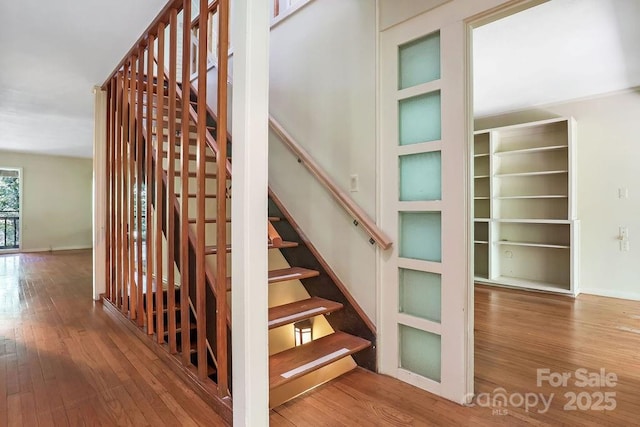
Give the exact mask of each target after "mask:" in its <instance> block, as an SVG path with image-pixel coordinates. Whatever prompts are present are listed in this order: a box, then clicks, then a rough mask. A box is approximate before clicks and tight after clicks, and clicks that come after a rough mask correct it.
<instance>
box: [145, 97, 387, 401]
mask: <svg viewBox="0 0 640 427" xmlns="http://www.w3.org/2000/svg"><path fill="white" fill-rule="evenodd" d="M167 86H168V85H165V87H164V90H162V91H161V92H163V93H164V94H163V95H162V96H164V99H163V104H164V105H169V90H168V88H167ZM153 87H155V89H156V91H157V87H156V86H155V85H153V86H152V88H153ZM176 93H177V94H178V95H177V98H176V116H177V117H180V116H181V111H182V108H184V102H183V100H182V98H181V96H180V90H178V91H177V92H176ZM148 95H149V94H148V93H147V92H145V94H144V98H145V99H150V100H153V103H152V105H153V108H152V110H151V111H152V119H153V127H152V131H151V135H152V142H151V143H152V146H151V152H152V153H153V155H154V157H153V161H152V165H153V168H154V169H155V168H156V167H157V166H158V165H161V167H162V171H161V174H162V194H163V199H164V198H165V197H168V195H167V188H168V180H169V164H170V161H171V159H173V162H174V163H175V164H174V168H175V170H174V172H173V175H174V180H175V182H174V188H175V189H177V190H176V193H175V197H176V198H175V203H173V208H174V221H175V224H174V227H172V228H173V229H174V232H175V233H176V235H175V236H174V238H173V239H171V240H172V241H173V242H174V245H175V248H174V251H173V254H174V261H175V263H176V264H175V268H176V270H179V266H180V249H179V241H180V237H179V231H180V230H179V228H180V214H181V211H182V209H181V208H182V206H181V204H182V203H183V200H184V201H186V202H187V203H188V205H189V206H188V212H189V220H188V223H189V227H190V228H191V232H190V243H191V245H190V256H191V257H194V255H193V252H195V250H196V247H197V239H198V236H197V235H196V234H195V224H196V218H195V210H196V209H195V204H194V200H195V197H196V185H195V178H196V176H197V162H196V159H197V156H196V145H197V134H196V133H195V130H196V129H197V125H198V123H197V120H193V118H196V117H197V110H196V108H197V107H196V106H197V96H196V95H195V94H194V93H193V92H191V99H190V102H189V107H188V108H192V109H193V113H194V114H192V115H191V117H192V119H191V122H190V123H189V127H190V129H191V130H192V131H193V133H190V135H189V147H188V150H187V152H188V161H186V162H183V159H182V155H183V153H182V147H181V146H180V145H179V144H178V143H176V145H175V148H174V150H175V151H174V153H173V156H171V153H170V147H169V137H168V130H167V129H168V124H169V113H168V109H166V108H163V114H162V116H161V120H162V124H163V126H162V128H163V131H162V134H160V133H159V132H158V129H159V126H158V124H159V118H158V117H159V116H158V112H159V111H160V110H159V109H158V108H157V105H158V97H157V96H151V95H149V96H148ZM194 107H195V108H194ZM144 120H146V113H145V116H143V121H144ZM176 121H177V126H176V129H180V127H181V119H180V118H178V119H176ZM207 125H208V127H207V128H208V131H209V132H210V133H211V137H212V138H213V135H215V129H216V123H215V117H214V116H213V114H212V113H211V112H210V111H208V112H207ZM145 132H146V129H145ZM145 134H146V133H145ZM176 140H177V142H179V141H180V138H176ZM158 141H161V143H162V145H161V147H158V146H157V144H158ZM144 143H145V144H146V141H144ZM214 148H215V147H211V146H207V152H206V177H205V178H206V191H205V196H206V199H207V201H208V200H214V199H215V198H217V197H218V194H216V192H215V189H216V181H217V180H218V179H220V176H221V174H220V173H219V171H218V170H217V168H216V151H215V149H214ZM156 153H160V154H161V161H160V162H158V161H157V157H156ZM170 158H171V159H170ZM183 165H187V169H185V170H184V171H183V170H182V167H183ZM151 172H152V174H154V175H155V173H156V171H155V170H152V171H151ZM152 176H153V175H152ZM230 178H231V177H230V176H229V177H228V185H227V188H230V183H231V179H230ZM182 179H187V180H189V185H188V188H189V192H188V194H187V195H186V196H185V197H182V194H181V193H180V191H179V190H180V188H181V183H182ZM225 197H230V196H229V195H228V194H227V195H225ZM150 202H151V203H152V205H153V206H154V207H155V208H156V209H157V210H159V209H161V207H159V205H158V203H157V202H156V200H155V198H151V200H150ZM207 203H208V202H207ZM170 205H171V204H170ZM269 212H270V213H269V215H270V216H269V218H268V221H269V224H270V228H272V229H274V230H275V231H276V233H277V234H276V236H277V237H275V238H271V239H267V238H266V236H265V244H266V245H267V247H268V249H269V250H270V251H280V254H281V256H282V257H284V259H285V260H286V262H287V263H288V264H289V265H288V266H286V267H284V268H274V269H272V270H271V271H269V273H268V283H266V284H265V286H270V288H271V287H272V286H274V285H277V284H282V283H285V282H286V283H289V284H290V285H292V286H294V287H295V286H298V287H300V286H301V287H302V288H303V289H304V290H306V292H307V293H308V294H309V296H308V297H304V298H300V299H290V298H289V299H288V300H286V302H283V303H280V304H278V305H274V306H272V307H270V308H269V329H270V330H277V329H279V328H280V330H281V331H282V329H283V328H284V329H286V330H288V331H289V332H287V333H288V334H289V335H290V336H291V337H292V336H293V332H291V331H292V329H293V326H292V325H293V324H295V323H297V322H301V321H305V320H311V321H312V320H313V319H315V318H318V317H324V318H325V319H326V320H327V322H328V324H329V325H330V326H331V329H333V330H334V331H333V332H331V333H327V334H326V335H325V334H323V335H324V336H322V337H320V338H317V339H313V340H312V341H310V342H308V343H305V344H303V345H299V346H291V347H290V348H288V349H286V350H283V351H277V352H275V353H273V354H271V356H270V358H269V369H270V378H269V379H270V388H271V389H272V390H282V389H283V386H285V385H287V384H289V383H295V382H296V380H298V379H300V378H303V377H305V376H307V375H308V374H310V373H313V372H315V371H318V370H320V369H321V368H324V367H327V366H328V365H331V364H333V363H334V362H336V361H339V360H341V359H344V358H347V357H349V356H353V357H354V358H355V361H356V362H357V363H358V364H360V365H362V366H365V367H367V368H369V369H372V370H374V369H375V350H374V349H373V347H372V342H375V334H374V332H373V330H374V328H373V326H372V325H371V324H370V322H368V321H367V320H365V319H366V316H365V315H364V314H363V312H362V311H361V310H360V309H359V307H358V306H357V304H356V303H355V301H354V300H353V299H352V298H351V296H350V295H349V294H348V292H347V291H346V289H345V288H344V286H343V285H342V284H341V283H339V281H337V278H336V276H335V274H333V273H332V272H331V270H330V269H329V268H328V266H327V265H326V263H324V261H323V260H322V259H320V258H319V255H318V253H317V251H316V250H315V248H313V246H312V245H311V244H310V243H309V242H308V241H307V240H306V238H304V236H303V235H301V232H300V230H299V228H298V227H297V225H296V223H295V222H294V220H293V219H292V218H291V216H290V215H289V214H288V212H287V211H286V210H285V208H284V207H283V206H282V204H281V202H280V201H279V200H278V199H277V197H276V196H275V194H273V193H271V192H270V197H269ZM207 213H210V215H211V216H209V217H207V218H206V219H205V223H206V224H207V229H206V234H205V237H204V238H205V256H206V258H207V260H206V277H207V290H208V298H209V299H215V298H216V297H217V296H216V295H215V293H214V292H213V289H214V288H215V287H214V285H213V282H214V277H215V262H214V258H215V257H214V255H216V254H217V253H218V251H219V248H218V247H217V246H216V244H215V243H216V235H215V228H213V227H210V226H211V225H213V226H215V224H216V223H217V221H218V218H216V217H215V209H214V208H212V207H211V206H207ZM165 215H166V214H165ZM226 222H227V224H228V225H227V227H228V229H229V230H230V222H231V219H230V218H229V217H227V218H226ZM167 233H168V227H167V224H166V223H165V222H164V221H163V234H164V236H165V237H167V240H168V241H169V238H168V237H169V236H168V234H167ZM228 235H229V236H230V232H228ZM280 236H281V238H280ZM231 251H232V247H231V245H230V239H229V242H228V244H227V246H226V248H225V252H226V253H227V254H229V253H230V252H231ZM229 261H230V260H229ZM192 267H195V266H192ZM193 270H194V269H193V268H192V269H191V270H190V271H189V272H188V274H189V277H194V276H195V271H193ZM153 286H154V288H153V289H152V296H151V300H152V301H153V313H152V317H153V321H152V323H153V324H154V325H159V324H161V325H170V324H172V323H173V322H175V333H176V343H177V345H176V353H179V354H184V353H185V351H184V349H183V348H182V346H181V343H182V342H183V340H182V335H183V334H187V335H188V337H189V338H188V339H187V340H186V342H188V343H190V346H189V348H188V349H186V352H188V354H189V356H188V359H189V361H190V362H191V364H192V365H193V367H192V369H193V371H194V372H195V371H197V366H198V357H197V343H198V334H197V329H198V328H197V324H196V316H197V312H196V311H195V308H194V304H193V301H192V299H191V297H189V296H188V297H187V298H189V301H190V304H189V306H190V311H189V313H188V315H187V316H186V318H185V317H183V316H182V313H180V306H179V305H174V310H175V312H174V313H173V314H171V313H170V311H169V309H168V308H167V306H168V300H169V298H170V293H171V292H172V291H171V290H170V289H168V285H167V284H165V285H164V286H163V289H162V291H161V295H162V296H161V298H158V294H157V293H158V290H157V289H156V288H155V281H154V282H153ZM226 289H227V291H228V292H231V293H232V292H233V289H232V288H231V278H230V277H229V278H228V279H227V283H226ZM181 291H182V289H181V288H180V286H179V283H176V285H175V288H174V290H173V292H174V294H173V298H171V299H172V300H173V301H180V300H181V297H182V295H181ZM195 292H196V291H195V289H193V286H191V289H189V290H188V295H195ZM145 295H146V293H145ZM143 304H144V306H145V307H147V300H146V297H145V299H144V302H143ZM207 306H208V309H207V310H211V308H212V307H215V304H207ZM158 307H160V309H158ZM158 317H160V318H161V319H159V318H158ZM214 317H215V313H207V319H210V318H214ZM185 319H187V322H186V323H185V325H186V327H183V324H182V322H184V321H185ZM208 323H209V322H208ZM156 329H158V328H157V326H156ZM161 329H167V330H165V331H163V333H162V337H161V339H159V340H158V341H159V342H162V343H163V344H164V345H165V347H166V348H167V349H169V347H170V338H169V337H170V333H169V330H168V327H167V326H164V327H162V328H161ZM172 329H173V328H172ZM276 335H277V334H276ZM280 335H283V334H282V333H280ZM206 337H207V338H206V347H207V367H206V369H207V376H208V377H209V378H210V379H211V380H213V381H214V382H216V383H217V382H218V378H217V371H216V357H215V355H214V351H213V350H212V346H211V345H210V343H211V342H212V341H214V340H215V336H213V335H212V334H211V333H210V331H209V330H208V331H207V334H206ZM354 366H355V364H353V365H352V366H351V368H352V367H354ZM340 369H341V370H340ZM340 369H338V371H339V373H342V372H344V370H345V369H344V368H340ZM332 375H333V376H335V375H336V374H335V373H334V374H331V373H328V374H324V375H323V376H321V377H320V379H316V380H315V381H312V383H311V386H315V385H317V383H318V382H324V381H326V380H328V379H331V378H332ZM302 384H305V385H304V387H306V388H308V387H309V385H308V382H305V381H303V382H302ZM291 390H293V391H285V392H284V397H282V396H279V397H278V398H276V399H272V404H273V402H276V403H282V402H283V401H286V400H287V399H288V398H290V397H293V396H295V395H297V394H299V393H300V392H301V391H302V390H300V387H299V386H297V387H296V386H294V387H293V388H292V389H291ZM280 394H282V393H280Z"/></svg>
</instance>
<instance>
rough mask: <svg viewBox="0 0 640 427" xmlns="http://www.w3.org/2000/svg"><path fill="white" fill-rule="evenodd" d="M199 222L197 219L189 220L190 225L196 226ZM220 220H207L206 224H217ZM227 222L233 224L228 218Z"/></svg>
mask: <svg viewBox="0 0 640 427" xmlns="http://www.w3.org/2000/svg"><path fill="white" fill-rule="evenodd" d="M197 222H198V220H197V219H196V218H189V224H196V223H197ZM217 222H218V220H217V219H216V218H205V220H204V223H205V224H215V223H217ZM227 222H231V218H227Z"/></svg>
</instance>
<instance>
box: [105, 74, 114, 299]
mask: <svg viewBox="0 0 640 427" xmlns="http://www.w3.org/2000/svg"><path fill="white" fill-rule="evenodd" d="M106 90H107V140H106V142H107V145H106V156H105V180H104V189H105V205H104V211H105V223H104V235H105V260H104V261H105V262H104V268H105V270H104V281H105V286H106V289H105V297H106V298H107V299H109V300H110V299H111V292H112V289H111V247H112V245H111V236H112V233H111V230H110V228H111V211H112V210H111V201H112V200H113V199H112V193H111V176H112V175H113V174H112V173H111V167H112V166H113V161H112V159H111V148H112V147H113V141H112V140H111V138H112V137H113V129H112V125H113V108H112V107H113V105H112V103H113V81H111V82H110V83H109V85H108V86H107V88H106Z"/></svg>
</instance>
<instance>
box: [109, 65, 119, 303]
mask: <svg viewBox="0 0 640 427" xmlns="http://www.w3.org/2000/svg"><path fill="white" fill-rule="evenodd" d="M118 83H119V79H118V77H117V75H116V76H114V77H113V79H111V110H112V114H113V123H112V125H113V129H112V132H111V140H112V144H111V153H110V155H111V212H110V222H111V227H110V234H109V240H111V273H110V274H111V301H112V302H115V299H116V295H117V291H116V283H117V279H116V271H117V261H116V247H117V245H116V240H117V235H118V233H117V231H116V218H117V217H116V203H117V200H118V198H117V193H116V176H117V167H118V165H117V163H116V150H117V147H118V143H117V138H118V132H119V130H118V124H117V122H118V112H119V108H118V91H119V90H120V89H119V88H118Z"/></svg>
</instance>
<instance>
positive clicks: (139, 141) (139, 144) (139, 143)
mask: <svg viewBox="0 0 640 427" xmlns="http://www.w3.org/2000/svg"><path fill="white" fill-rule="evenodd" d="M137 96H138V100H137V102H136V107H137V108H136V206H137V209H136V230H137V231H138V238H137V239H136V257H137V258H138V262H137V266H138V271H137V273H138V276H137V278H136V284H137V286H136V290H137V302H138V306H137V311H138V317H137V320H138V326H140V327H142V326H144V320H145V316H144V299H143V293H142V292H143V288H144V286H143V283H144V282H143V270H144V269H143V261H142V242H143V235H142V213H143V212H142V181H143V179H144V178H143V174H142V171H143V165H142V162H143V156H142V148H143V141H144V136H143V133H144V132H143V130H144V127H143V125H142V114H143V110H144V106H143V103H144V49H142V48H140V50H139V51H138V83H137Z"/></svg>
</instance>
